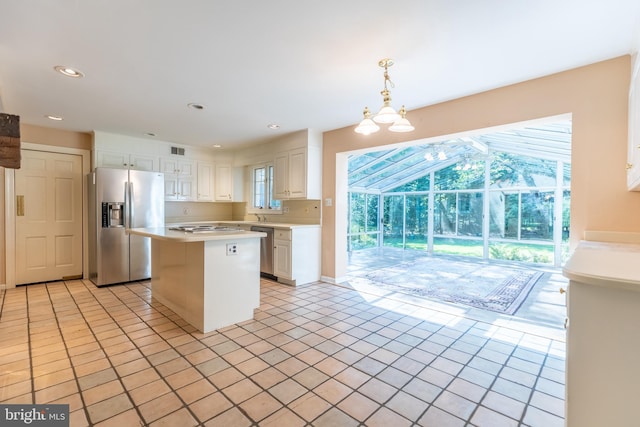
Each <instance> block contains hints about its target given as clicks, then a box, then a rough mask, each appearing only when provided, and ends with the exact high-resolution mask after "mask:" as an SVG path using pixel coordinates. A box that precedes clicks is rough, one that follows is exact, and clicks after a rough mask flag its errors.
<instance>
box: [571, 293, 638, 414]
mask: <svg viewBox="0 0 640 427" xmlns="http://www.w3.org/2000/svg"><path fill="white" fill-rule="evenodd" d="M568 295H569V299H568V304H567V309H568V315H569V325H568V328H567V396H566V420H567V426H568V427H590V426H593V427H600V426H631V425H639V424H637V423H638V421H637V407H636V405H637V400H638V399H637V397H638V386H639V385H640V363H639V361H638V355H639V354H640V333H638V327H640V292H630V291H624V290H620V289H609V288H606V287H601V286H593V285H589V284H585V283H580V282H574V281H571V282H570V284H569V292H568Z"/></svg>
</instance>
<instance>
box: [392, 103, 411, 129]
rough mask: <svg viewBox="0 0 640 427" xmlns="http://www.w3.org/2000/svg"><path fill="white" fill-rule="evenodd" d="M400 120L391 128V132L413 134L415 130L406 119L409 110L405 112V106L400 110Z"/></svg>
mask: <svg viewBox="0 0 640 427" xmlns="http://www.w3.org/2000/svg"><path fill="white" fill-rule="evenodd" d="M399 113H400V118H399V119H398V120H396V121H395V122H394V123H393V124H392V125H391V126H389V130H390V131H391V132H411V131H412V130H414V129H415V128H414V127H413V126H412V125H411V123H409V120H407V118H406V117H405V116H406V115H407V110H405V108H404V105H403V106H402V108H400V111H399Z"/></svg>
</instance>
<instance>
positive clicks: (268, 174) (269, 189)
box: [247, 162, 282, 214]
mask: <svg viewBox="0 0 640 427" xmlns="http://www.w3.org/2000/svg"><path fill="white" fill-rule="evenodd" d="M258 169H264V181H263V183H262V185H263V187H262V188H261V191H262V194H263V195H264V201H265V205H266V206H263V207H256V206H254V201H255V199H256V180H255V173H256V170H258ZM273 175H274V166H273V163H270V162H269V163H260V164H256V165H251V166H250V167H249V176H250V179H251V189H250V191H251V194H250V202H249V206H248V207H247V213H250V214H267V213H268V214H281V213H282V202H281V201H279V200H277V199H273V198H272V194H273ZM272 200H274V201H278V202H279V204H278V205H277V206H275V205H274V206H272V205H271V201H272Z"/></svg>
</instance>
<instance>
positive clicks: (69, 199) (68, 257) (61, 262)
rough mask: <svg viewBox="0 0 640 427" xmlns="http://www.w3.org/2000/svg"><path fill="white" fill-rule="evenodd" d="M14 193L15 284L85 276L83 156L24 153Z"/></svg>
mask: <svg viewBox="0 0 640 427" xmlns="http://www.w3.org/2000/svg"><path fill="white" fill-rule="evenodd" d="M15 194H16V196H17V197H23V198H24V203H23V205H24V209H23V211H22V212H16V283H17V284H25V283H35V282H45V281H52V280H61V279H63V278H65V277H73V276H79V275H81V274H82V157H81V156H77V155H72V154H61V153H48V152H42V151H32V150H22V167H21V168H20V169H17V170H16V172H15Z"/></svg>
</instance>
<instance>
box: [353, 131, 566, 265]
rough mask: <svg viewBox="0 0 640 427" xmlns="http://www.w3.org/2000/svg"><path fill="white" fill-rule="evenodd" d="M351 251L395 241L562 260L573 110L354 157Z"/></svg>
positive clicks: (434, 249)
mask: <svg viewBox="0 0 640 427" xmlns="http://www.w3.org/2000/svg"><path fill="white" fill-rule="evenodd" d="M348 184H349V191H348V195H349V201H348V203H349V209H348V215H349V217H348V230H347V236H348V239H347V244H348V251H349V252H350V253H351V252H353V251H358V250H362V249H370V248H384V247H395V248H402V249H406V250H418V251H426V252H427V253H429V254H438V253H444V254H453V255H464V256H471V257H477V258H480V259H483V260H490V259H496V260H503V261H523V262H533V263H541V264H546V265H549V266H556V267H557V266H560V265H562V263H563V260H564V259H565V257H566V255H567V253H568V239H569V232H570V229H569V216H570V197H571V120H569V119H567V120H561V121H554V122H544V121H541V122H537V123H528V124H526V125H525V126H522V127H511V128H507V129H501V130H499V131H492V132H490V133H481V134H480V133H479V134H474V135H468V136H464V137H456V138H451V139H443V140H438V141H428V142H427V143H419V142H416V143H413V144H410V145H402V146H393V147H390V148H387V149H384V150H379V151H371V152H367V153H359V154H357V155H352V156H350V157H349V163H348Z"/></svg>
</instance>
